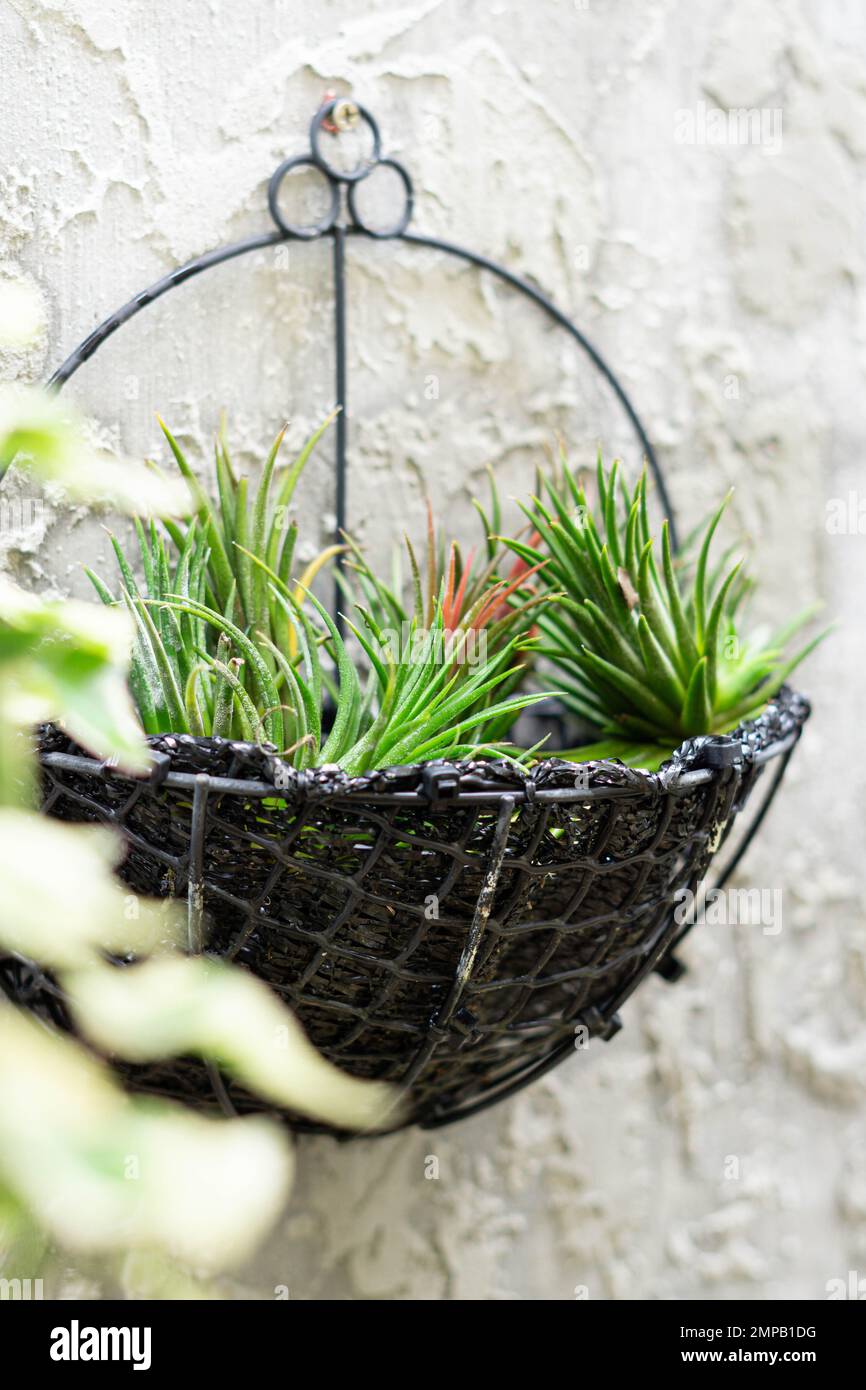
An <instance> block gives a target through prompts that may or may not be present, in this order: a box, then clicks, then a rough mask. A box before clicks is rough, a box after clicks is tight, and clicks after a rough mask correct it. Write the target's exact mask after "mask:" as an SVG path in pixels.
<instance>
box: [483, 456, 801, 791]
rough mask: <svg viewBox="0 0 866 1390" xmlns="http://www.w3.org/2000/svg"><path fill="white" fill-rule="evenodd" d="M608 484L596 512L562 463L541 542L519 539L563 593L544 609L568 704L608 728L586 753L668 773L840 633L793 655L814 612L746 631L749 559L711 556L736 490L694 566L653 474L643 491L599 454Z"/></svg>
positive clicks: (516, 548) (549, 494) (530, 512)
mask: <svg viewBox="0 0 866 1390" xmlns="http://www.w3.org/2000/svg"><path fill="white" fill-rule="evenodd" d="M596 478H597V496H596V499H595V506H594V507H593V506H591V505H590V503H589V501H588V498H587V494H586V492H585V490H584V486H583V483H582V481H581V480H580V478H579V477H578V475H577V474H576V473H575V472H574V471H573V470H572V469H571V468H570V467H569V466H568V464H567V462H566V461H565V459H561V460H560V466H559V469H558V470H555V471H553V472H549V473H548V474H546V475H544V476H543V477H542V481H541V486H540V487H539V488H538V490H537V491H538V495H537V496H535V497H533V498H532V499H531V500H530V502H529V503H528V504H525V505H523V507H522V510H523V511H524V514H525V515H526V517H527V519H528V521H529V522H530V525H531V528H532V537H531V539H530V541H528V542H524V541H523V540H508V541H507V542H506V544H507V545H508V546H509V548H510V549H511V550H512V551H513V552H514V553H515V554H516V555H517V556H518V557H519V558H520V559H522V560H523V561H524V562H525V563H526V564H527V565H529V566H533V567H534V566H537V565H539V564H540V563H541V562H542V561H547V562H548V563H547V564H546V565H545V567H544V568H543V569H539V570H537V583H538V584H539V585H542V586H545V587H547V588H548V589H553V588H554V587H555V588H556V590H557V593H558V601H557V602H556V603H551V604H546V605H542V606H541V607H540V608H539V610H538V617H537V621H538V625H539V627H540V628H541V631H542V633H543V639H542V641H541V642H540V644H539V649H538V650H539V654H540V655H542V656H543V657H544V658H545V659H546V660H547V661H548V662H549V663H550V664H551V666H552V667H553V669H554V671H555V673H556V675H555V681H554V683H555V684H556V685H557V686H558V687H559V690H558V693H559V694H560V696H561V698H562V699H563V701H564V702H565V703H566V704H567V705H568V706H569V707H570V708H571V709H572V710H573V711H574V712H575V713H576V714H577V715H578V716H580V717H581V718H582V719H584V720H586V721H587V722H588V723H589V724H590V725H592V726H594V728H595V729H597V730H598V731H599V733H601V734H603V735H605V736H606V738H605V740H604V741H602V742H598V743H595V744H593V745H590V746H584V747H581V748H579V749H578V750H576V752H575V753H574V755H573V756H574V757H576V758H578V759H580V760H584V761H586V760H588V759H590V758H599V757H617V758H620V759H622V761H624V762H628V763H631V764H632V765H639V766H643V767H649V768H654V767H657V766H658V765H659V764H660V763H661V762H662V761H663V760H664V759H665V758H666V757H669V756H670V754H671V753H672V751H673V750H674V749H675V748H676V747H678V745H679V744H680V743H681V742H682V740H683V739H684V738H688V737H689V736H692V735H696V734H710V733H729V732H731V731H732V730H733V729H735V728H736V727H737V726H738V725H739V724H740V723H742V722H743V721H744V720H747V719H750V718H753V717H754V716H755V715H757V714H758V713H759V711H760V710H761V709H762V708H763V707H764V705H766V703H767V701H768V700H770V699H771V698H772V697H773V696H774V695H775V694H776V693H777V692H778V690H779V689H780V687H781V686H782V685H783V684H784V682H785V681H786V680H787V678H788V676H789V675H790V674H791V672H792V671H793V670H794V669H795V667H796V666H797V665H798V664H799V663H800V662H801V661H802V660H803V659H804V657H805V656H807V655H808V653H809V652H810V651H811V650H812V649H813V648H814V647H815V646H816V645H817V643H818V642H819V641H821V639H822V637H823V636H825V635H826V634H825V633H820V634H819V635H818V636H817V637H815V638H813V639H812V640H811V641H809V642H808V643H807V644H806V645H805V646H803V647H802V648H801V649H800V650H799V651H797V652H796V653H795V654H794V655H792V656H787V655H786V648H787V646H788V643H789V642H790V640H791V638H792V637H793V635H794V633H796V632H797V631H798V630H799V629H800V628H801V627H802V626H803V625H804V624H805V623H806V622H807V621H808V620H809V619H810V618H811V617H812V616H813V613H814V611H815V609H814V608H809V609H807V610H805V611H804V612H802V613H800V614H799V615H798V616H797V617H796V618H794V619H793V621H792V622H790V623H789V624H788V625H787V626H786V627H784V628H783V629H781V630H780V631H779V632H777V633H775V634H774V635H772V636H769V637H767V638H763V637H761V636H760V635H759V634H757V633H753V634H752V635H751V636H747V635H746V634H745V633H744V631H743V627H742V609H743V605H744V601H745V599H746V597H747V595H748V593H749V590H750V588H751V581H749V580H748V579H747V577H746V575H745V573H744V570H743V563H742V561H739V560H738V561H736V562H734V563H731V551H730V550H729V551H727V552H726V553H725V554H724V555H723V556H722V558H721V559H720V561H719V562H718V563H716V564H715V565H712V566H711V564H710V549H711V546H712V542H713V539H714V537H715V535H716V531H717V528H718V526H719V522H720V521H721V518H722V516H723V514H724V511H725V509H726V507H727V505H728V502H729V501H730V497H731V494H730V493H729V494H728V496H727V497H726V498H725V499H724V500H723V502H722V503H721V504H720V506H719V507H718V508H717V510H716V511H715V513H714V514H713V516H712V517H711V519H710V521H709V523H708V524H707V525H706V527H705V529H704V530H703V534H702V535H700V536H699V537H698V539H697V541H696V542H695V543H694V554H695V555H696V559H695V560H694V563H691V562H688V561H687V562H686V563H683V562H681V561H680V562H678V561H677V559H676V558H675V556H674V553H673V549H672V545H671V536H670V525H669V523H668V521H667V520H665V521H664V522H663V524H662V527H661V537H660V544H659V543H658V540H657V538H656V536H655V535H654V534H653V531H652V529H651V526H650V521H649V515H648V508H647V474H646V468H644V470H643V472H642V474H641V476H640V478H639V480H638V482H637V484H636V486H635V488H634V489H633V490H630V489H629V488H628V486H627V484H626V483H625V481H624V480H623V478H622V475H621V472H620V468H619V463H618V461H617V462H615V463H614V464H613V465H612V467H611V468H610V470H607V469H605V467H604V465H603V463H602V460H601V456H600V455H599V459H598V465H597V470H596ZM659 551H660V553H659ZM691 552H692V547H689V548H688V552H687V553H691Z"/></svg>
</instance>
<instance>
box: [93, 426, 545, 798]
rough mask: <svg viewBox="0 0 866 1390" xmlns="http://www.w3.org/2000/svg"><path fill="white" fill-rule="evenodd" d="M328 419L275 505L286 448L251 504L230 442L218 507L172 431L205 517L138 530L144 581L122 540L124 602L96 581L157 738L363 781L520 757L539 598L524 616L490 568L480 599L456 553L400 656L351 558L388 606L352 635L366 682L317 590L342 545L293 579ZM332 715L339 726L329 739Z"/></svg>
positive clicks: (220, 462) (529, 602)
mask: <svg viewBox="0 0 866 1390" xmlns="http://www.w3.org/2000/svg"><path fill="white" fill-rule="evenodd" d="M329 419H330V417H329ZM328 423H329V420H328V421H326V422H325V424H324V425H322V426H321V427H320V429H318V430H317V431H316V432H315V434H313V435H312V436H311V438H310V440H308V442H307V444H306V445H305V446H304V449H303V450H302V451H301V454H300V455H299V457H298V459H297V460H296V461H295V462H294V463H293V464H292V465H291V467H290V468H289V470H288V471H287V473H286V474H285V476H284V477H283V478H281V479H280V480H278V481H277V482H276V484H275V487H274V498H273V501H272V500H271V498H270V491H271V487H272V485H273V484H274V483H275V469H276V460H277V455H278V452H279V447H280V443H281V441H282V434H281V435H279V436H278V437H277V440H276V442H275V444H274V446H273V448H272V449H271V451H270V453H269V455H268V457H267V460H266V462H265V465H264V469H263V472H262V478H261V482H260V483H259V486H258V490H257V492H256V495H255V499H254V500H253V501H252V503H251V502H250V499H249V498H248V493H247V483H246V479H245V478H242V477H241V478H239V477H237V476H236V474H235V472H234V470H233V468H232V465H231V462H230V459H229V456H228V451H227V448H226V445H225V440H224V438H223V437H221V438H219V439H218V440H217V445H216V474H217V489H218V502H216V503H213V502H211V500H210V499H209V498H208V496H207V494H206V493H205V491H204V489H203V488H202V486H201V484H200V483H199V481H198V479H197V478H196V476H195V475H194V473H193V472H192V470H191V468H190V467H189V464H188V462H187V460H186V458H185V456H184V454H183V453H182V451H181V449H180V447H179V446H178V444H177V441H176V440H175V439H174V437H173V435H171V433H170V432H169V431H168V430H167V429H165V426H163V429H164V430H165V434H166V438H167V439H168V442H169V446H170V448H171V450H172V452H173V454H174V457H175V459H176V461H177V465H178V468H179V469H180V471H181V473H182V475H183V477H184V478H185V479H186V480H187V483H188V485H189V488H190V492H191V495H192V502H193V508H194V512H193V515H192V516H191V518H190V520H189V522H188V523H187V524H186V526H185V527H184V526H180V525H178V524H176V523H174V522H171V521H168V522H165V523H164V524H163V529H160V528H159V527H158V526H157V525H156V524H155V523H151V526H150V528H149V530H148V531H145V529H144V527H143V526H142V525H141V523H136V526H137V534H138V542H139V550H140V559H141V566H142V570H143V574H144V579H143V583H142V584H139V583H138V581H137V580H136V578H135V575H134V572H133V569H132V566H131V564H130V563H129V561H128V559H127V557H126V555H125V554H124V552H123V550H122V548H121V547H120V545H119V544H118V543H117V541H116V540H113V545H114V550H115V554H116V557H117V562H118V566H119V569H120V577H121V587H120V590H119V595H118V596H115V594H114V593H113V591H112V590H111V589H110V588H109V587H108V586H107V585H106V584H105V583H104V582H103V580H102V579H100V578H99V577H98V576H97V575H95V574H94V573H93V572H92V571H88V574H89V576H90V579H91V581H92V583H93V584H94V586H95V588H96V590H97V593H98V594H99V596H100V598H101V599H102V600H103V602H104V603H106V604H111V605H123V606H125V607H126V608H127V609H128V610H129V612H130V613H131V614H132V616H133V618H134V620H135V623H136V628H137V642H136V649H135V653H134V658H133V668H132V676H131V686H132V692H133V696H134V698H135V701H136V704H137V706H138V709H139V711H140V714H141V719H142V723H143V725H144V729H145V731H146V732H147V733H150V734H157V733H169V732H171V733H192V734H196V735H200V736H215V737H240V738H243V739H247V740H253V741H258V742H267V743H272V744H274V745H275V747H276V748H277V750H278V752H279V753H280V754H281V756H282V757H283V758H284V759H286V760H287V761H289V762H291V763H292V765H294V766H295V767H298V768H307V767H312V766H321V765H323V764H328V763H335V764H337V765H339V766H340V767H342V768H344V769H345V770H346V771H348V772H351V773H353V774H356V773H360V772H364V771H367V770H369V769H372V768H377V767H383V766H387V765H395V764H401V763H403V764H405V763H411V762H417V761H421V760H424V759H428V758H432V757H437V756H441V755H444V754H446V753H447V754H448V756H451V757H461V756H469V755H473V754H482V753H490V754H502V753H506V754H507V749H506V748H505V746H504V745H503V743H502V738H503V737H504V733H505V731H506V730H507V728H508V727H509V726H510V725H511V723H513V721H514V719H515V717H516V715H517V713H518V712H519V711H520V710H521V709H522V708H524V707H525V706H526V705H528V704H532V703H534V702H535V701H536V700H539V699H542V698H544V697H543V696H542V695H538V694H531V693H523V694H515V693H513V690H514V686H515V684H516V682H517V680H518V679H519V676H520V673H521V672H522V669H523V662H522V660H520V657H521V654H522V653H523V651H524V650H525V648H526V645H527V640H526V633H525V624H524V623H523V622H522V619H523V616H524V615H525V614H526V613H527V612H528V611H529V610H530V609H531V608H532V607H533V606H534V604H535V602H536V599H535V598H534V597H530V598H527V599H526V600H524V601H523V602H522V603H521V604H520V605H518V608H517V610H515V609H514V608H513V607H511V606H509V598H510V597H511V595H512V594H513V592H514V590H515V587H516V585H515V584H514V583H512V584H510V585H509V584H503V583H501V582H494V581H493V580H492V578H491V577H490V573H489V572H485V573H486V575H487V577H486V579H485V578H482V579H481V580H477V581H476V582H475V583H474V584H473V587H472V589H471V590H470V589H469V585H468V575H466V574H464V576H461V578H460V579H458V578H457V569H456V566H457V553H456V551H455V550H453V549H452V551H451V562H450V567H449V571H448V574H447V575H444V576H442V577H441V582H440V577H439V576H438V575H437V574H435V573H434V572H432V571H431V576H430V582H431V587H430V588H429V591H428V593H427V597H426V602H419V605H418V606H417V610H416V612H415V613H414V614H413V615H412V617H411V618H409V617H408V615H405V614H404V615H402V616H403V617H405V618H406V621H407V624H408V630H407V632H406V638H407V640H406V641H405V642H403V641H401V642H400V643H399V644H398V647H397V649H396V650H395V647H394V643H393V642H392V640H391V635H390V631H389V630H388V629H387V628H386V627H385V626H384V620H385V618H386V617H390V616H391V614H390V609H389V604H388V601H387V595H388V592H389V591H388V590H387V588H386V586H385V585H383V584H381V583H380V582H379V581H378V580H376V578H375V576H374V574H373V571H372V570H371V569H370V568H369V566H367V565H366V563H365V562H363V557H361V555H360V552H359V551H358V549H357V547H353V556H354V558H355V561H356V564H357V567H358V573H359V575H360V576H361V577H362V579H363V583H364V585H365V586H366V589H367V591H369V592H370V593H371V594H372V595H373V597H374V599H375V606H377V612H373V611H371V610H370V609H367V608H366V607H364V605H363V604H359V605H357V612H358V622H349V624H348V626H349V628H350V629H351V631H352V633H353V634H354V636H355V638H356V639H357V641H358V643H359V644H360V648H361V650H362V652H363V653H364V657H365V660H366V662H367V663H368V666H369V669H368V671H367V673H366V675H365V677H364V678H363V679H362V677H361V675H360V674H359V671H358V669H357V667H356V665H355V663H354V661H353V660H352V659H351V658H350V656H349V654H348V652H347V649H346V645H345V643H344V641H343V637H342V635H341V633H340V631H339V630H338V628H337V626H336V624H335V623H334V621H333V620H332V618H331V617H330V616H329V615H328V613H327V612H326V611H325V609H324V608H323V607H322V605H321V604H320V603H319V602H318V600H317V599H316V598H315V596H314V595H313V594H312V593H311V592H310V590H309V586H310V584H311V583H312V582H313V580H314V579H315V577H316V574H317V573H318V572H319V570H320V569H321V568H322V566H323V565H325V564H327V563H328V562H329V561H331V560H333V558H334V557H335V555H336V554H337V553H339V552H340V551H341V550H342V547H340V546H331V547H329V548H328V549H326V550H324V551H322V552H321V554H320V555H319V556H317V558H316V560H315V561H314V562H313V563H312V564H311V565H310V566H308V567H307V569H306V570H305V571H304V573H303V574H302V575H301V576H300V578H299V579H297V580H294V579H292V577H291V576H292V561H293V556H294V551H295V542H296V538H297V527H296V525H295V523H292V524H291V525H290V526H287V525H286V514H287V508H288V505H289V503H290V501H291V498H292V495H293V493H294V489H295V486H296V484H297V482H298V479H299V477H300V475H301V472H302V470H303V467H304V465H305V463H306V461H307V459H308V458H309V456H310V453H311V451H312V448H313V446H314V445H315V443H316V441H317V440H318V439H319V438H320V436H321V434H322V433H323V431H324V429H325V428H327V425H328ZM522 568H523V567H522V562H521V569H522ZM488 571H489V567H488ZM525 581H526V576H525V575H522V577H521V581H520V582H521V583H525ZM419 583H420V577H419ZM437 584H438V592H437V591H436V588H435V586H436V585H437ZM467 605H469V606H468V607H467ZM311 614H312V616H310V615H311ZM457 614H459V615H460V618H461V621H460V622H459V623H458V624H457V626H456V627H455V626H454V618H455V615H457ZM479 627H483V628H484V629H485V633H486V634H489V635H492V639H493V640H492V641H491V645H490V648H489V649H488V648H487V647H481V648H479V647H478V646H477V645H476V644H475V643H474V642H473V638H474V636H475V634H476V631H477V629H478V628H479ZM329 706H332V707H333V710H332V711H331V709H330V708H329ZM326 713H327V715H328V716H330V715H331V713H332V714H333V717H332V720H331V723H330V728H329V729H326V723H327V718H326Z"/></svg>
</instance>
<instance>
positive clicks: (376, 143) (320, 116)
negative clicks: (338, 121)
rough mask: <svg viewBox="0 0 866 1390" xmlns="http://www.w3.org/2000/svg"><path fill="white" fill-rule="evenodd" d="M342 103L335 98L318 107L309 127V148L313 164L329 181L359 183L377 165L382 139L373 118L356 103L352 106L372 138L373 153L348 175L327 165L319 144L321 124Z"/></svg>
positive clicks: (364, 108)
mask: <svg viewBox="0 0 866 1390" xmlns="http://www.w3.org/2000/svg"><path fill="white" fill-rule="evenodd" d="M342 101H343V98H342V97H335V98H334V100H333V101H329V102H328V104H327V105H326V106H322V107H320V108H319V110H318V111H317V112H316V114H315V116H314V117H313V121H312V124H311V126H310V148H311V150H312V151H313V159H314V161H315V163H316V164H318V166H319V168H320V169H321V170H322V173H323V174H327V175H328V178H329V179H337V180H339V182H340V183H359V182H360V180H361V179H365V178H366V177H367V175H368V174H369V172H370V170H371V169H374V168H375V167H376V165H377V164H378V163H379V160H380V157H381V154H382V137H381V135H380V134H379V127H378V125H377V124H376V120H375V118H374V117H373V116H371V115H370V112H369V111H368V110H367V108H366V106H361V105H360V103H359V102H357V101H356V102H355V103H354V104H355V106H356V107H357V109H358V115H359V116H360V117H361V120H362V121H364V123H365V124H366V126H367V129H368V130H369V131H370V134H371V135H372V137H373V152H372V154H371V155H370V156H369V157H368V158H367V159H366V160H365V161H364V162H363V163H362V164H359V165H358V167H357V168H356V169H351V170H349V171H348V173H347V172H345V171H344V170H342V169H335V168H334V167H333V165H331V164H329V163H328V161H327V159H325V156H324V155H323V154H322V151H321V148H320V144H319V142H320V140H321V138H322V124H323V122H324V121H326V120H327V119H328V117H329V116H330V115H331V112H332V111H333V110H334V108H335V107H337V106H340V105H342Z"/></svg>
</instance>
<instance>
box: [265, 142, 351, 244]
mask: <svg viewBox="0 0 866 1390" xmlns="http://www.w3.org/2000/svg"><path fill="white" fill-rule="evenodd" d="M300 168H308V169H315V171H316V173H317V174H324V176H325V178H326V179H327V181H328V187H329V189H330V191H331V206H330V207H329V209H328V211H327V212H326V213H325V216H324V217H323V218H322V219H321V221H319V222H316V223H314V224H313V226H312V227H296V226H295V225H294V223H292V222H287V221H286V219H285V217H283V214H282V212H281V211H280V203H279V192H280V185H281V184H282V182H283V179H284V178H285V177H286V175H287V174H288V173H289V172H290V171H291V170H292V169H300ZM268 207H269V208H270V210H271V217H272V218H273V219H274V221H275V222H276V224H277V226H278V227H279V228H280V231H283V232H285V233H286V235H287V236H295V237H301V238H302V239H303V240H304V241H313V240H315V238H316V237H320V236H324V234H325V232H329V231H330V230H331V228H332V227H333V225H334V223H335V222H336V220H337V214H338V213H339V211H340V189H339V187H338V185H337V184H336V183H334V180H333V179H332V178H331V177H330V175H329V174H328V171H327V170H326V169H323V168H322V166H321V165H320V164H318V163H317V162H316V160H314V159H313V158H312V157H311V156H310V155H308V154H299V155H294V156H293V157H292V158H291V159H284V160H283V162H282V164H281V165H280V166H279V168H277V169H275V170H274V172H273V174H272V175H271V181H270V183H269V184H268Z"/></svg>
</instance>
